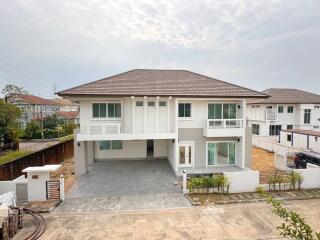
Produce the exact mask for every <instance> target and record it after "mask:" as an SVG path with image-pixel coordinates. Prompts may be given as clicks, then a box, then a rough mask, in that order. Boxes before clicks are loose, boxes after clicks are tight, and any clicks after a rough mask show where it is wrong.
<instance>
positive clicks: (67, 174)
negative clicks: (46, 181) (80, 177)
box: [50, 158, 76, 192]
mask: <svg viewBox="0 0 320 240" xmlns="http://www.w3.org/2000/svg"><path fill="white" fill-rule="evenodd" d="M61 175H63V176H64V191H65V192H68V191H69V189H70V188H71V187H72V185H73V184H74V182H75V179H76V177H75V172H74V158H69V159H67V160H65V161H64V162H63V163H62V167H61V168H60V169H59V170H58V171H56V172H53V173H51V174H50V177H51V178H52V179H56V180H58V179H59V178H60V176H61Z"/></svg>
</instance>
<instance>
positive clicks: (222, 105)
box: [206, 101, 239, 120]
mask: <svg viewBox="0 0 320 240" xmlns="http://www.w3.org/2000/svg"><path fill="white" fill-rule="evenodd" d="M209 104H221V118H215V119H214V118H213V119H210V120H233V119H237V115H238V114H239V112H238V106H239V103H237V102H211V101H210V102H207V110H206V111H207V119H209ZM225 104H235V105H236V118H223V110H224V105H225ZM229 114H230V109H229Z"/></svg>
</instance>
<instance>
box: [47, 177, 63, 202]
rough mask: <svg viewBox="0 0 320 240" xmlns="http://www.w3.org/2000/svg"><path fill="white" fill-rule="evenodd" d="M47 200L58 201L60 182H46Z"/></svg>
mask: <svg viewBox="0 0 320 240" xmlns="http://www.w3.org/2000/svg"><path fill="white" fill-rule="evenodd" d="M46 194H47V200H60V182H59V181H46Z"/></svg>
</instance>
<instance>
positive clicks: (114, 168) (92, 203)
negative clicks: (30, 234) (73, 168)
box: [57, 160, 190, 212]
mask: <svg viewBox="0 0 320 240" xmlns="http://www.w3.org/2000/svg"><path fill="white" fill-rule="evenodd" d="M176 181H177V178H176V177H175V175H174V173H173V171H172V169H171V167H170V165H169V163H168V161H167V160H114V161H100V162H96V163H95V164H94V165H93V167H92V170H91V171H90V172H89V173H87V174H84V175H82V176H80V177H79V178H78V179H77V180H76V182H75V184H74V185H73V186H72V187H71V189H70V190H69V192H68V193H67V195H66V197H67V198H66V200H65V201H64V202H63V203H62V204H61V205H60V206H59V208H58V209H57V211H63V212H88V211H97V212H99V211H115V210H133V209H168V208H181V207H190V203H189V201H188V200H187V199H186V198H185V197H184V195H183V194H182V190H181V188H180V187H178V186H177V185H174V182H176Z"/></svg>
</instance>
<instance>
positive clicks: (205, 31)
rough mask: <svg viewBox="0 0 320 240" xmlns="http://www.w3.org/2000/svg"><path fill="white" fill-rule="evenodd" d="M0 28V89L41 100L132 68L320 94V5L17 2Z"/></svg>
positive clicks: (231, 0) (227, 0)
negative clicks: (11, 87) (10, 87)
mask: <svg viewBox="0 0 320 240" xmlns="http://www.w3.org/2000/svg"><path fill="white" fill-rule="evenodd" d="M0 29H1V31H0V88H2V87H3V86H4V85H6V84H9V83H12V84H17V85H20V86H24V87H25V88H27V89H28V90H29V91H30V92H31V93H32V94H35V95H39V96H41V97H47V98H50V97H51V98H52V97H53V92H54V90H56V91H60V90H64V89H66V88H70V87H74V86H77V85H80V84H83V83H87V82H91V81H94V80H97V79H101V78H104V77H107V76H110V75H114V74H117V73H120V72H123V71H127V70H130V69H135V68H154V69H187V70H190V71H194V72H197V73H201V74H205V75H208V76H211V77H215V78H218V79H221V80H225V81H228V82H231V83H234V84H238V85H241V86H244V87H248V88H251V89H255V90H259V91H262V90H264V89H267V88H272V87H275V88H280V87H281V88H298V89H302V90H306V91H311V92H314V93H318V94H320V78H319V76H320V61H319V56H320V1H319V0H313V1H311V0H304V1H301V0H263V1H262V0H212V1H211V0H197V1H188V0H155V1H153V0H145V1H141V0H137V1H125V0H124V1H114V0H110V1H109V0H94V1H93V0H92V1H89V0H76V1H70V0H62V1H60V0H55V1H49V0H47V1H44V0H39V1H35V0H10V1H2V3H1V8H0Z"/></svg>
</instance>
